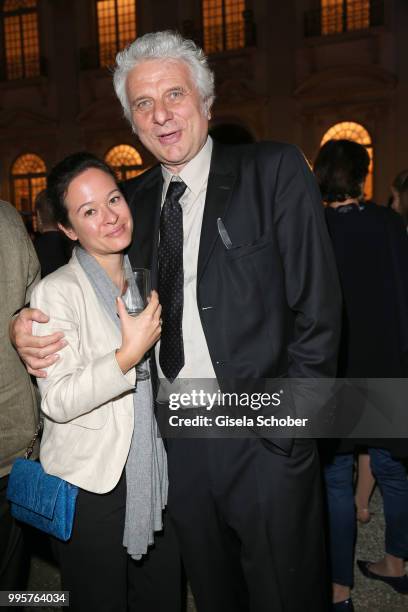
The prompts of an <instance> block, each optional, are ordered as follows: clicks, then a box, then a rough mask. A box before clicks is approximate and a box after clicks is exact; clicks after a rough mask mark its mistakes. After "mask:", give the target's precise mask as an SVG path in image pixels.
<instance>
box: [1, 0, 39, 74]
mask: <svg viewBox="0 0 408 612" xmlns="http://www.w3.org/2000/svg"><path fill="white" fill-rule="evenodd" d="M2 21H3V24H2V25H3V31H4V36H3V40H4V43H3V44H4V57H5V64H6V77H7V79H9V80H11V79H23V78H27V77H35V76H38V75H39V74H40V47H39V40H38V18H37V0H5V2H4V3H3V14H2Z"/></svg>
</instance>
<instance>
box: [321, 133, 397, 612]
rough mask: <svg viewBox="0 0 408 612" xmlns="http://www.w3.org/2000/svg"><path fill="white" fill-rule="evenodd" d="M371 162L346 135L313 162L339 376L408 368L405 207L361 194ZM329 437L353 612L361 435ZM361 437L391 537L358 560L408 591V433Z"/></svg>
mask: <svg viewBox="0 0 408 612" xmlns="http://www.w3.org/2000/svg"><path fill="white" fill-rule="evenodd" d="M368 166H369V156H368V153H367V151H366V149H365V148H364V147H363V146H362V145H360V144H357V143H355V142H352V141H349V140H330V141H328V142H327V143H326V144H325V145H324V146H323V147H322V148H321V149H320V151H319V153H318V155H317V158H316V161H315V164H314V171H315V174H316V178H317V181H318V183H319V186H320V190H321V194H322V198H323V201H324V203H325V206H326V208H325V212H326V219H327V223H328V227H329V234H330V236H331V239H332V242H333V247H334V253H335V256H336V260H337V267H338V271H339V276H340V283H341V286H342V290H343V300H344V306H343V325H342V334H341V341H340V350H339V362H338V376H339V377H341V378H349V379H352V378H356V379H370V378H373V379H374V378H404V377H406V376H407V374H408V368H407V365H408V326H407V323H408V314H407V313H408V266H407V265H406V263H405V262H406V261H408V238H407V236H406V233H405V231H404V227H403V224H402V221H401V219H400V218H399V217H398V215H396V214H395V213H394V212H393V211H390V210H389V209H387V208H385V207H384V206H377V205H375V204H374V203H366V202H364V197H363V189H364V183H365V179H366V176H367V173H368ZM385 330H386V331H385ZM353 399H354V400H355V397H354V398H353ZM355 401H358V400H355ZM361 401H362V400H361V399H360V403H361ZM350 404H352V405H350ZM340 409H341V411H344V412H346V411H347V410H348V411H349V412H352V411H358V410H359V406H358V405H357V404H356V403H353V402H348V403H347V402H346V403H343V404H341V406H340ZM330 443H331V449H329V450H331V451H332V456H331V457H328V459H327V464H326V466H325V481H326V491H327V501H328V511H329V529H330V552H331V566H332V583H333V610H335V611H336V612H342V611H344V612H346V611H348V612H350V611H351V610H353V603H352V600H351V598H350V595H351V588H352V586H353V558H354V540H355V532H356V514H355V505H354V497H353V495H354V493H353V468H354V450H355V448H356V445H357V444H358V441H353V440H350V439H347V440H340V443H338V441H337V443H335V442H334V441H333V442H332V441H330ZM362 444H364V446H366V447H367V446H368V452H369V455H370V461H371V469H372V471H373V475H374V477H375V479H376V481H377V484H378V486H379V488H380V491H381V494H382V497H383V502H384V515H385V524H386V536H385V555H384V557H383V558H382V559H381V560H379V561H376V562H371V561H361V560H360V561H358V567H359V569H360V571H361V572H362V573H363V574H364V576H366V577H367V578H369V579H372V580H380V581H382V582H384V583H386V584H388V585H389V586H390V587H391V588H393V589H394V590H395V591H397V592H399V593H408V576H406V575H405V570H404V559H405V558H407V557H408V480H407V473H406V469H405V467H404V465H403V463H402V462H401V461H400V458H402V457H406V456H408V441H407V440H406V439H403V438H401V439H399V438H394V439H392V440H384V439H379V440H378V439H377V440H371V439H370V440H369V439H365V440H363V441H362ZM333 455H334V456H333Z"/></svg>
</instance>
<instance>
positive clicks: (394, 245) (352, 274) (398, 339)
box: [326, 203, 408, 453]
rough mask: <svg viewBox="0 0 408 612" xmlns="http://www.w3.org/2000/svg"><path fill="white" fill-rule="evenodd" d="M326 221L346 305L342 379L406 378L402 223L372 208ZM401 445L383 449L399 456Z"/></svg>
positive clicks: (406, 259) (407, 257) (407, 293)
mask: <svg viewBox="0 0 408 612" xmlns="http://www.w3.org/2000/svg"><path fill="white" fill-rule="evenodd" d="M326 219H327V223H328V227H329V233H330V236H331V239H332V242H333V247H334V252H335V257H336V261H337V266H338V271H339V276H340V284H341V286H342V291H343V299H344V308H343V323H342V334H341V341H340V352H339V362H338V376H339V377H347V378H403V377H406V376H407V374H408V368H407V365H408V237H407V234H406V232H405V229H404V227H403V223H402V221H401V219H400V217H399V216H398V215H397V214H396V213H394V212H393V211H391V210H389V209H387V208H385V207H382V206H377V205H375V204H373V203H369V204H364V205H362V206H360V207H358V206H356V205H348V206H344V207H339V208H337V209H334V208H327V209H326ZM401 443H403V444H401ZM367 444H371V441H368V440H367ZM373 445H374V444H373ZM375 445H379V446H381V445H382V444H375ZM401 445H402V446H406V445H407V443H406V442H405V441H404V440H400V441H399V440H398V439H396V440H393V441H391V440H389V441H387V444H386V445H385V444H384V446H386V447H388V448H391V450H393V449H396V452H398V453H400V450H397V449H400V448H401Z"/></svg>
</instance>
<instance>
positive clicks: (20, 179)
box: [11, 153, 47, 218]
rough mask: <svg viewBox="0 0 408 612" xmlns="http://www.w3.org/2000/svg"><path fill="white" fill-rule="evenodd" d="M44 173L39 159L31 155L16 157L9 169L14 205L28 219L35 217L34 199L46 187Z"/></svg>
mask: <svg viewBox="0 0 408 612" xmlns="http://www.w3.org/2000/svg"><path fill="white" fill-rule="evenodd" d="M46 172H47V168H46V166H45V163H44V162H43V160H42V159H41V157H38V155H34V154H33V153H26V154H24V155H21V156H20V157H18V158H17V159H16V161H15V162H14V164H13V167H12V169H11V180H12V193H13V201H14V205H15V207H16V208H17V210H19V211H20V212H21V213H23V215H25V216H27V217H28V218H30V217H33V216H35V215H34V202H35V198H36V196H37V194H38V193H39V192H40V191H42V190H43V189H45V187H46V186H47V181H46Z"/></svg>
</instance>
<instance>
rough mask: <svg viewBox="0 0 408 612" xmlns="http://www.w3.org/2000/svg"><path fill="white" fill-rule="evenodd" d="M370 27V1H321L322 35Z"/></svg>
mask: <svg viewBox="0 0 408 612" xmlns="http://www.w3.org/2000/svg"><path fill="white" fill-rule="evenodd" d="M369 27H370V0H321V31H322V34H336V33H339V32H347V31H349V30H363V29H365V28H369Z"/></svg>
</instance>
